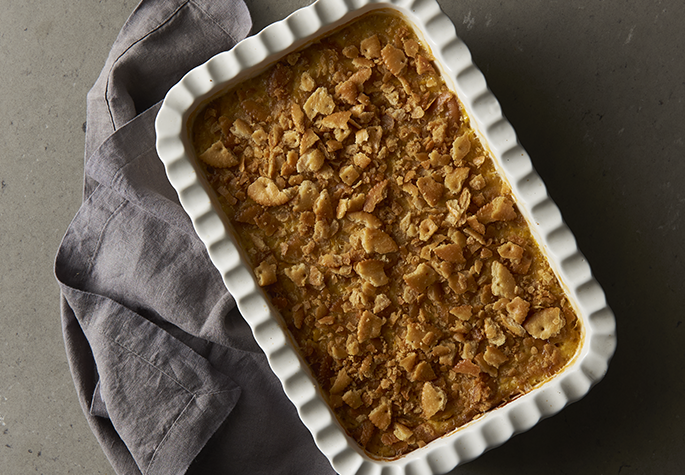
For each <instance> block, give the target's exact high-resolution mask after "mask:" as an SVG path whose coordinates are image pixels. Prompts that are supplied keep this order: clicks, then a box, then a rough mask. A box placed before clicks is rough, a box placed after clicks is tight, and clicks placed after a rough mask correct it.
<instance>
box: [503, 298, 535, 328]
mask: <svg viewBox="0 0 685 475" xmlns="http://www.w3.org/2000/svg"><path fill="white" fill-rule="evenodd" d="M529 308H530V304H529V303H528V302H526V301H525V300H523V299H522V298H521V297H516V298H515V299H513V300H512V301H511V302H509V303H508V304H507V306H506V309H507V312H508V313H509V316H510V317H511V318H512V319H513V320H514V321H515V322H516V323H518V324H519V325H520V324H522V323H523V322H524V321H525V320H526V317H527V316H528V309H529Z"/></svg>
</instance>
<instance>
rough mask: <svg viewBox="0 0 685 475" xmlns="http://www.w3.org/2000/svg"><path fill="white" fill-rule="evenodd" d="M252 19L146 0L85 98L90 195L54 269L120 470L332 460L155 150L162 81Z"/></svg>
mask: <svg viewBox="0 0 685 475" xmlns="http://www.w3.org/2000/svg"><path fill="white" fill-rule="evenodd" d="M250 28H251V20H250V16H249V13H248V11H247V8H246V6H245V4H244V3H243V1H242V0H222V1H220V2H217V1H214V0H142V1H141V2H140V4H139V5H138V7H137V8H136V9H135V11H134V12H133V13H132V14H131V16H130V17H129V19H128V20H127V22H126V24H125V25H124V26H123V28H122V30H121V32H120V34H119V36H118V37H117V39H116V41H115V43H114V45H113V46H112V49H111V52H110V55H109V56H108V58H107V60H106V63H105V66H104V68H103V70H102V72H101V74H100V76H99V78H98V80H97V81H96V83H95V85H94V86H93V88H92V89H91V91H90V92H89V94H88V97H87V128H86V144H85V167H84V188H83V193H84V200H83V203H82V205H81V207H80V209H79V210H78V212H77V214H76V216H75V217H74V219H73V221H72V222H71V224H70V225H69V227H68V229H67V231H66V233H65V236H64V238H63V240H62V243H61V245H60V248H59V250H58V252H57V255H56V258H55V269H54V271H55V276H56V278H57V281H58V283H59V286H60V290H61V316H62V331H63V335H64V342H65V349H66V353H67V359H68V362H69V366H70V370H71V373H72V377H73V380H74V386H75V388H76V393H77V396H78V399H79V402H80V404H81V407H82V409H83V412H84V415H85V417H86V419H87V421H88V423H89V425H90V428H91V430H92V431H93V434H94V435H95V437H96V438H97V440H98V442H99V443H100V445H101V447H102V449H103V451H104V452H105V454H106V456H107V457H108V459H109V461H110V463H111V464H112V466H113V468H114V470H115V471H116V472H117V473H118V474H126V475H129V474H149V475H156V474H160V475H161V474H165V475H167V474H183V473H234V472H238V473H269V474H277V473H298V474H303V475H307V474H312V475H314V474H316V475H322V474H329V473H333V471H332V469H331V467H330V464H329V463H328V462H327V460H326V459H325V458H324V457H323V455H322V454H321V453H320V452H319V451H318V449H317V448H316V446H315V444H314V441H313V439H312V437H311V435H310V434H309V432H308V431H307V430H306V428H305V427H304V425H302V423H301V421H300V420H299V418H298V416H297V412H296V410H295V408H294V406H293V405H292V404H291V403H290V401H288V399H287V398H286V397H285V394H284V393H283V388H282V386H281V384H280V382H279V381H278V379H277V378H276V377H275V376H274V375H273V373H272V372H271V370H270V368H269V364H268V361H267V360H266V357H265V355H264V354H263V352H261V350H260V349H259V347H258V345H257V344H256V342H255V341H254V338H253V336H252V333H251V330H250V328H249V326H248V325H247V323H246V322H245V320H244V319H243V318H242V316H241V315H240V313H239V312H238V310H237V309H236V306H235V301H234V300H233V298H232V297H231V295H230V294H229V293H228V291H227V290H226V288H225V286H224V285H223V282H222V278H221V276H220V274H219V272H218V271H217V270H216V269H215V268H214V266H213V265H212V263H211V262H210V260H209V256H208V255H207V252H206V249H205V248H204V245H203V244H202V242H201V241H200V239H199V238H198V237H197V235H196V234H195V232H194V230H193V226H192V223H191V221H190V219H189V218H188V216H187V215H186V214H185V212H184V211H183V209H182V207H181V206H180V203H179V201H178V197H177V196H176V193H175V191H174V189H173V188H172V187H171V185H170V184H169V182H168V180H167V178H166V174H165V172H164V168H163V165H162V163H161V161H160V160H159V157H158V156H157V154H156V150H155V131H154V120H155V117H156V114H157V111H158V110H159V104H160V101H161V100H162V99H163V97H164V95H165V94H166V92H167V91H168V89H169V88H170V87H171V86H172V85H173V84H175V83H176V82H177V81H178V80H179V79H180V78H182V77H183V75H184V74H186V73H187V72H188V71H189V70H190V69H192V68H193V67H195V66H197V65H199V64H201V63H202V62H204V61H206V60H207V59H209V58H210V57H211V56H213V55H214V54H216V53H218V52H220V51H223V50H227V49H229V48H231V47H232V46H233V45H234V44H235V43H236V42H237V41H238V40H240V39H241V38H242V37H244V36H245V35H247V34H248V32H249V30H250Z"/></svg>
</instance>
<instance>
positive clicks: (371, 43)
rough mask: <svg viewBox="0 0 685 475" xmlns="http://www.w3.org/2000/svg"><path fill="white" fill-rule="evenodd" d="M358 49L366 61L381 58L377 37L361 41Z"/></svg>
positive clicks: (379, 43)
mask: <svg viewBox="0 0 685 475" xmlns="http://www.w3.org/2000/svg"><path fill="white" fill-rule="evenodd" d="M359 49H360V51H361V53H362V54H363V55H364V56H365V57H366V58H367V59H374V58H379V57H380V56H381V42H380V41H379V39H378V35H373V36H370V37H368V38H366V39H365V40H362V42H361V44H360V48H359Z"/></svg>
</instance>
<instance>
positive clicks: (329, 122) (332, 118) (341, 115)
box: [321, 111, 352, 129]
mask: <svg viewBox="0 0 685 475" xmlns="http://www.w3.org/2000/svg"><path fill="white" fill-rule="evenodd" d="M351 116H352V112H350V111H340V112H334V113H333V114H330V115H327V116H326V117H324V118H323V119H322V120H321V125H323V126H324V127H328V128H329V129H347V128H349V126H348V125H347V122H348V121H349V120H350V117H351Z"/></svg>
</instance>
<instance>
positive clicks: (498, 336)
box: [485, 318, 507, 346]
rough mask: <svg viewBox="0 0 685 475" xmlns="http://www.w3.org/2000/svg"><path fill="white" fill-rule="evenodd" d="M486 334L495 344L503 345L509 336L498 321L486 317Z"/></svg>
mask: <svg viewBox="0 0 685 475" xmlns="http://www.w3.org/2000/svg"><path fill="white" fill-rule="evenodd" d="M485 336H486V337H487V339H488V341H490V343H492V344H493V345H494V346H502V345H503V344H504V343H505V342H506V341H507V337H506V335H505V334H504V332H503V331H502V329H501V328H500V327H499V325H497V323H496V322H495V321H494V320H493V319H491V318H486V319H485Z"/></svg>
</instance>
